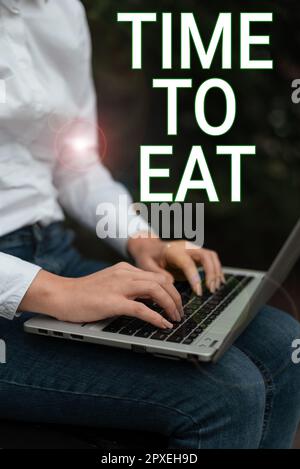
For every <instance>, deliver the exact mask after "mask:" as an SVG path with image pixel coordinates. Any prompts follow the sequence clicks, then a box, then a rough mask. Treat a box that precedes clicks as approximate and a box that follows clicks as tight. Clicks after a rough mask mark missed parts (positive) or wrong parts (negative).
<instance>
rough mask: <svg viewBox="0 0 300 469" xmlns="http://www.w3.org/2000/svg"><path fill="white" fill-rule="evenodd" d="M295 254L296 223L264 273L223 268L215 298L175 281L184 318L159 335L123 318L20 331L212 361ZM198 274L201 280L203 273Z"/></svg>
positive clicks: (37, 320)
mask: <svg viewBox="0 0 300 469" xmlns="http://www.w3.org/2000/svg"><path fill="white" fill-rule="evenodd" d="M299 255H300V220H299V221H298V223H297V224H296V226H295V227H294V229H293V230H292V232H291V233H290V236H289V237H288V239H287V240H286V242H285V244H284V245H283V247H282V249H281V250H280V252H279V254H278V255H277V256H276V258H275V260H274V262H273V263H272V265H271V267H270V269H269V270H268V271H267V272H263V271H256V270H245V269H236V268H224V273H225V279H226V283H225V284H224V285H223V286H222V287H221V288H220V289H219V290H218V291H217V292H215V293H214V294H212V293H210V292H209V291H208V289H204V292H203V295H202V296H201V297H198V296H196V295H195V294H193V293H192V291H191V288H190V287H189V285H188V283H187V282H176V284H175V286H176V287H177V289H178V290H179V292H180V294H181V297H182V302H183V305H184V317H183V319H182V321H181V322H180V323H174V328H173V329H168V330H160V329H157V328H155V327H154V326H152V325H150V324H148V323H145V322H143V321H141V320H140V319H135V318H131V317H126V316H119V317H117V318H113V319H111V318H110V319H108V320H103V321H99V322H96V323H92V324H91V323H89V324H72V323H67V322H61V321H58V320H56V319H53V318H49V317H46V316H39V315H38V316H35V317H34V318H32V319H30V320H28V321H27V322H25V324H24V329H25V331H26V332H29V333H32V334H39V335H44V336H48V337H55V338H60V339H69V340H74V341H78V342H92V343H95V344H102V345H107V346H110V347H120V348H124V349H130V350H132V351H134V352H139V353H150V354H153V355H155V356H158V357H164V358H170V359H185V360H191V361H194V362H195V361H197V362H216V361H217V360H219V359H220V357H221V356H222V355H223V354H224V352H225V351H226V350H227V349H228V347H230V346H231V344H232V343H233V342H234V341H235V339H236V338H237V337H238V336H239V335H240V334H241V333H242V332H243V331H244V330H245V328H246V327H247V326H248V324H249V323H250V321H252V320H253V318H254V317H255V316H256V314H257V313H258V312H259V309H260V308H261V307H262V306H263V305H265V304H266V302H267V301H268V300H269V299H270V298H271V297H272V295H273V293H274V292H275V291H276V290H277V289H278V287H279V286H280V285H281V284H282V282H283V281H284V280H285V278H286V277H287V275H288V274H289V272H290V270H291V269H292V268H293V266H294V264H295V263H296V261H297V260H298V258H299ZM200 274H201V276H203V271H201V270H200ZM141 301H143V300H141ZM147 303H148V305H149V302H148V301H147ZM150 307H151V308H153V309H154V310H156V311H158V312H160V313H161V314H164V312H163V311H162V309H161V308H160V307H159V306H158V305H156V304H154V303H151V304H150Z"/></svg>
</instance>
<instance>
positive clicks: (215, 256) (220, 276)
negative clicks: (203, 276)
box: [212, 251, 225, 288]
mask: <svg viewBox="0 0 300 469" xmlns="http://www.w3.org/2000/svg"><path fill="white" fill-rule="evenodd" d="M212 260H213V263H214V266H215V272H216V275H217V288H220V286H221V282H224V283H225V277H224V273H223V270H222V264H221V261H220V259H219V256H218V254H217V253H216V252H214V251H213V252H212Z"/></svg>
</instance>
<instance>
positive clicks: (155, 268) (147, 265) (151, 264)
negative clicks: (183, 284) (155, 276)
mask: <svg viewBox="0 0 300 469" xmlns="http://www.w3.org/2000/svg"><path fill="white" fill-rule="evenodd" d="M139 265H140V267H141V268H142V269H144V270H148V271H150V272H156V273H159V274H162V275H164V276H165V277H166V278H167V280H168V281H170V282H172V283H173V282H174V280H175V279H174V277H173V275H172V274H171V273H170V272H168V271H167V270H165V269H162V268H161V267H160V266H159V265H158V263H157V262H156V261H155V260H154V259H152V258H151V257H149V256H147V257H146V256H145V257H143V258H142V259H141V260H140V262H139Z"/></svg>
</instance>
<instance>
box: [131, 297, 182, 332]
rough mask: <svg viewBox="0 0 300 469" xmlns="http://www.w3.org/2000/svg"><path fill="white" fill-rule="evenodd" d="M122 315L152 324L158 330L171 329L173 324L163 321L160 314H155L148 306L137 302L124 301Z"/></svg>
mask: <svg viewBox="0 0 300 469" xmlns="http://www.w3.org/2000/svg"><path fill="white" fill-rule="evenodd" d="M124 314H125V315H127V316H133V317H137V318H139V319H141V320H142V321H146V322H148V323H150V324H152V325H153V326H155V327H159V328H160V329H172V328H173V324H172V323H170V322H169V321H168V320H167V319H165V318H164V317H163V316H162V315H161V314H159V313H156V312H155V311H153V310H152V309H150V308H148V306H146V305H144V304H143V303H140V302H138V301H130V300H128V301H126V303H125V304H124Z"/></svg>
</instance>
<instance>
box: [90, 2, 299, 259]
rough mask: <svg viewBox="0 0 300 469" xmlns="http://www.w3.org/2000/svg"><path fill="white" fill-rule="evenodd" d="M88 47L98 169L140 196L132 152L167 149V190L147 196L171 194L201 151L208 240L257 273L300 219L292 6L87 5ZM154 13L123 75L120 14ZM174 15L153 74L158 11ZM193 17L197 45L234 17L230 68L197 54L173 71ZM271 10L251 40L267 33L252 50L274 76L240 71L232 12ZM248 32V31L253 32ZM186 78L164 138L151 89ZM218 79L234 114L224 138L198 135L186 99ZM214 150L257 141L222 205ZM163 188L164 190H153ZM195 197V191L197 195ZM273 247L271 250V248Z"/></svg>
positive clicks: (126, 46) (225, 187)
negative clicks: (98, 130) (138, 64)
mask: <svg viewBox="0 0 300 469" xmlns="http://www.w3.org/2000/svg"><path fill="white" fill-rule="evenodd" d="M83 3H84V5H85V7H86V10H87V14H88V18H89V23H90V27H91V32H92V39H93V48H94V75H95V84H96V88H97V92H98V96H99V119H100V125H101V126H102V128H103V130H104V132H105V134H106V136H107V139H108V153H107V155H106V159H105V163H106V164H107V165H108V166H109V167H110V169H111V170H112V171H113V173H114V174H115V175H116V177H118V178H121V179H122V180H123V181H124V182H125V183H126V184H127V185H128V186H129V188H130V189H131V191H132V192H133V193H134V195H135V198H136V199H138V198H139V147H140V145H141V144H172V145H174V152H175V157H174V158H172V161H171V162H170V164H171V171H172V173H171V174H172V181H171V185H170V184H169V186H168V182H167V181H165V180H164V181H163V183H162V182H161V181H160V182H157V183H156V184H155V185H154V186H153V190H155V191H159V190H161V189H163V190H164V191H168V190H171V191H176V190H177V186H178V183H179V181H180V176H181V174H182V170H183V168H184V166H185V162H186V159H187V157H188V154H189V152H190V149H191V146H192V145H196V144H201V145H203V149H204V152H205V154H206V156H207V161H208V164H209V167H210V170H211V173H212V176H213V179H214V182H215V185H216V188H217V191H218V193H219V196H220V199H221V202H220V203H218V204H210V203H206V209H205V221H206V228H205V233H206V240H207V244H209V245H210V246H213V247H215V248H216V249H218V251H220V253H221V255H222V257H223V259H224V260H225V262H230V263H233V262H235V261H237V262H240V263H241V262H242V263H243V264H245V265H249V266H252V265H253V266H255V267H258V265H257V263H258V262H259V263H260V264H261V265H262V266H264V265H265V262H269V261H270V259H271V257H272V256H273V255H274V252H275V250H276V249H277V248H278V246H279V242H281V240H282V238H283V236H284V235H285V234H286V232H287V227H290V226H291V224H292V222H293V221H295V219H296V216H298V215H299V213H300V135H299V120H300V104H299V105H295V104H293V103H292V101H291V92H292V90H291V82H292V80H293V79H294V78H300V60H299V48H300V29H299V24H300V9H299V2H298V1H295V0H284V1H283V0H282V1H276V2H274V1H263V0H260V1H258V0H257V1H251V2H246V3H247V5H246V8H245V2H244V1H242V0H236V1H235V0H227V1H226V2H225V1H217V0H216V1H214V2H211V1H205V0H203V1H202V2H199V0H147V2H146V1H138V0H122V2H115V1H113V0H85V1H83ZM146 10H147V11H154V12H157V13H158V22H157V23H153V24H151V25H150V24H149V25H147V26H145V28H144V32H143V60H144V63H143V70H141V71H133V70H131V27H130V25H129V24H126V23H118V22H117V12H118V11H128V12H130V11H146ZM164 11H171V12H173V13H174V25H173V28H174V29H173V31H174V51H173V63H174V68H173V70H170V71H162V70H161V22H160V14H159V13H160V12H164ZM183 11H192V12H194V14H195V17H196V18H197V21H198V24H199V30H200V31H201V35H202V36H203V39H204V42H206V43H208V42H207V41H209V39H210V35H211V32H212V30H213V28H214V24H215V21H216V18H217V14H218V13H219V12H221V11H229V12H231V13H232V14H233V68H232V70H226V71H222V70H221V67H220V54H219V55H218V54H217V56H216V58H215V59H214V62H213V65H212V68H211V70H209V71H203V70H202V69H201V66H200V64H199V60H198V57H197V54H196V53H195V54H194V58H193V63H192V70H190V71H182V70H181V69H180V60H179V58H180V47H179V37H180V21H179V18H180V15H179V13H180V12H183ZM242 11H272V12H273V13H274V21H273V24H272V25H271V24H270V25H268V24H264V25H257V31H258V34H259V33H260V34H270V35H271V46H270V47H265V46H260V47H259V48H257V52H256V53H257V54H258V57H260V58H264V57H265V58H268V57H269V54H271V57H272V59H273V61H274V70H272V71H265V70H262V71H259V70H253V71H252V70H251V71H250V70H249V71H241V70H240V68H239V33H240V32H239V14H240V12H242ZM255 31H256V29H255V26H254V27H253V32H254V34H255ZM172 76H174V77H179V76H182V77H186V78H193V83H194V87H193V90H192V91H191V90H188V91H184V92H182V93H181V94H180V99H179V106H180V117H179V129H180V130H179V133H178V137H176V138H170V137H168V138H167V137H166V100H165V93H164V92H162V91H160V90H153V89H152V79H153V78H155V77H172ZM211 77H221V78H224V79H225V80H227V81H228V82H229V83H230V84H231V86H232V87H233V89H234V91H235V93H236V98H237V116H236V121H235V124H234V126H233V127H232V129H231V130H230V131H229V132H228V134H227V135H225V136H223V137H222V138H220V137H219V138H211V137H209V136H206V135H205V134H203V132H201V131H200V129H199V127H198V126H197V124H196V121H195V117H194V97H195V93H196V90H197V89H198V86H199V85H200V84H201V82H202V81H204V80H205V79H207V78H211ZM209 103H210V105H209V110H208V118H209V120H210V121H211V122H220V120H221V119H222V116H223V114H224V100H223V98H222V97H220V95H219V94H218V93H212V95H211V96H210V98H209ZM218 144H225V145H226V144H233V145H237V144H244V145H245V144H255V145H256V146H257V155H256V156H255V157H251V156H248V157H245V159H244V160H243V164H242V167H243V171H242V172H243V176H242V177H243V182H242V187H243V201H242V203H241V204H233V203H231V201H230V164H229V159H228V158H227V157H216V156H215V147H216V145H218ZM162 184H163V187H160V186H161V185H162ZM201 192H203V191H201ZM189 201H193V202H197V201H204V202H207V199H206V197H205V194H202V193H199V192H197V191H190V194H189ZM275 248H276V249H275Z"/></svg>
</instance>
